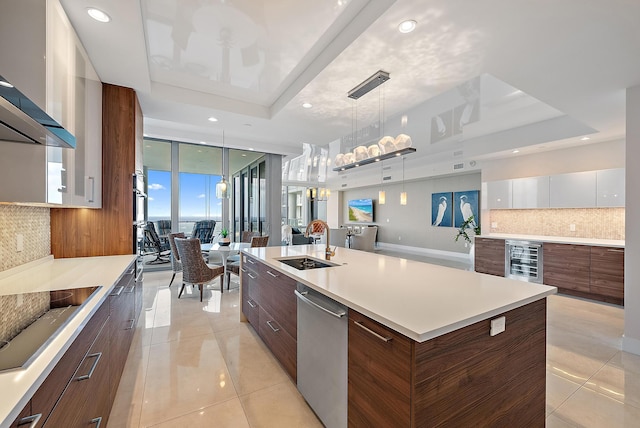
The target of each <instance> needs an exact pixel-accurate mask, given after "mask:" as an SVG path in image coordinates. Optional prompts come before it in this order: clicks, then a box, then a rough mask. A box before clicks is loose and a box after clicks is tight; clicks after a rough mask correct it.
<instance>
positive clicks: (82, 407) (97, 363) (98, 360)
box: [44, 326, 111, 428]
mask: <svg viewBox="0 0 640 428" xmlns="http://www.w3.org/2000/svg"><path fill="white" fill-rule="evenodd" d="M110 344H111V341H110V338H109V328H108V326H105V327H104V328H103V329H102V332H101V333H100V334H99V335H98V337H97V338H96V341H95V342H94V343H93V345H92V346H91V348H90V349H89V352H88V353H87V355H86V356H85V358H84V359H83V360H82V362H81V363H80V366H79V367H78V370H76V372H75V373H74V375H73V378H72V379H71V382H70V383H69V386H68V387H67V389H66V390H65V391H64V393H63V394H62V397H60V400H59V401H58V403H57V404H56V406H55V408H54V409H53V411H52V412H51V414H50V415H49V418H47V420H46V422H45V424H44V426H45V427H47V428H48V427H52V428H58V427H68V428H76V427H77V428H81V427H82V428H84V427H95V426H102V427H105V426H106V423H107V418H108V417H109V411H110V410H111V399H110V394H109V352H110Z"/></svg>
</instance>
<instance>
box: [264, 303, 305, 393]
mask: <svg viewBox="0 0 640 428" xmlns="http://www.w3.org/2000/svg"><path fill="white" fill-rule="evenodd" d="M258 334H259V335H260V337H261V338H262V340H263V341H264V342H265V343H266V344H267V347H269V349H270V350H271V352H272V353H273V355H274V356H275V357H276V358H277V360H278V361H279V362H280V364H281V365H282V367H284V369H285V371H286V372H287V373H288V374H289V376H291V378H292V379H293V380H294V381H296V379H297V377H296V376H297V365H298V348H297V341H296V339H294V338H293V337H291V336H290V335H289V333H287V332H286V331H285V330H284V329H283V328H282V327H281V326H280V324H279V323H278V322H277V321H275V319H274V317H273V316H271V314H269V313H268V312H266V311H265V310H264V309H263V308H262V306H261V307H260V327H259V329H258Z"/></svg>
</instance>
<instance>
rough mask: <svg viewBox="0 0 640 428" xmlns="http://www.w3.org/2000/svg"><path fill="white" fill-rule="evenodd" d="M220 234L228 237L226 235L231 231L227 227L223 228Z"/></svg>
mask: <svg viewBox="0 0 640 428" xmlns="http://www.w3.org/2000/svg"><path fill="white" fill-rule="evenodd" d="M220 235H221V236H222V237H223V238H226V237H227V236H228V235H229V231H228V230H227V229H222V230H221V231H220Z"/></svg>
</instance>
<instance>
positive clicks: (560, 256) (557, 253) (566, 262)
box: [542, 242, 591, 293]
mask: <svg viewBox="0 0 640 428" xmlns="http://www.w3.org/2000/svg"><path fill="white" fill-rule="evenodd" d="M542 248H543V254H544V257H543V261H544V262H543V282H544V283H545V284H547V285H553V286H556V287H558V288H560V289H564V290H574V291H577V292H583V293H588V292H589V277H590V273H589V270H590V266H591V247H589V246H587V245H571V244H554V243H549V242H545V243H544V245H543V247H542Z"/></svg>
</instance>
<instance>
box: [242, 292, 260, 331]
mask: <svg viewBox="0 0 640 428" xmlns="http://www.w3.org/2000/svg"><path fill="white" fill-rule="evenodd" d="M242 313H243V314H244V316H245V317H247V320H248V321H249V324H251V326H252V327H253V329H254V330H255V331H258V329H259V328H260V307H259V306H258V303H257V302H255V301H254V300H252V299H251V297H248V296H246V295H244V294H243V296H242Z"/></svg>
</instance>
